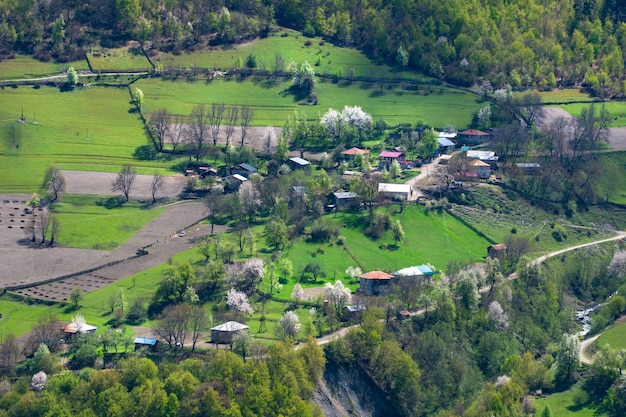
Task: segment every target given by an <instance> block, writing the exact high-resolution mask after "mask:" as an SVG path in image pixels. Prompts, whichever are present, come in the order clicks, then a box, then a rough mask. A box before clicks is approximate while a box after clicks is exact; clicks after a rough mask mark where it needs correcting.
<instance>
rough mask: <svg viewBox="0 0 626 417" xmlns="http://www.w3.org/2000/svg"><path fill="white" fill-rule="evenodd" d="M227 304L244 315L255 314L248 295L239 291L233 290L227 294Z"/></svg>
mask: <svg viewBox="0 0 626 417" xmlns="http://www.w3.org/2000/svg"><path fill="white" fill-rule="evenodd" d="M226 304H228V306H229V307H230V308H234V309H235V310H237V311H241V312H242V313H244V314H248V315H251V314H252V313H254V309H253V308H252V304H250V301H249V300H248V296H247V295H246V293H244V292H241V291H237V290H236V289H234V288H231V289H230V290H228V292H227V293H226Z"/></svg>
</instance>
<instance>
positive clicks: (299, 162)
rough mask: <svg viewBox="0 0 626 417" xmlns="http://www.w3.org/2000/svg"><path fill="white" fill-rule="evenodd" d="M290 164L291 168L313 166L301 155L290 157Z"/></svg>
mask: <svg viewBox="0 0 626 417" xmlns="http://www.w3.org/2000/svg"><path fill="white" fill-rule="evenodd" d="M287 163H288V164H289V168H291V169H294V170H295V169H309V168H310V167H311V163H310V162H309V161H307V160H306V159H304V158H300V157H299V156H294V157H293V158H289V161H287Z"/></svg>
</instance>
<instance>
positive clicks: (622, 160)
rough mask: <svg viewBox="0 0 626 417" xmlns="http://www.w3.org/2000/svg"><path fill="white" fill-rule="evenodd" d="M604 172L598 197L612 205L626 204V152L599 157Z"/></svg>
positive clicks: (605, 154)
mask: <svg viewBox="0 0 626 417" xmlns="http://www.w3.org/2000/svg"><path fill="white" fill-rule="evenodd" d="M599 159H600V161H601V162H600V164H601V166H602V169H603V171H604V173H603V174H604V175H603V176H602V179H603V181H602V183H601V184H600V187H599V191H598V194H599V197H600V198H601V199H603V200H608V201H610V202H612V203H617V204H626V175H624V167H626V152H624V151H620V152H610V153H604V154H601V155H599Z"/></svg>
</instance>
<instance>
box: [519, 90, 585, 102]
mask: <svg viewBox="0 0 626 417" xmlns="http://www.w3.org/2000/svg"><path fill="white" fill-rule="evenodd" d="M529 92H530V91H524V92H521V93H519V94H517V95H518V96H523V95H524V94H527V93H529ZM532 92H537V93H539V95H540V96H541V100H542V102H543V103H545V104H553V103H556V104H561V103H573V102H582V101H589V102H591V101H593V100H594V99H593V98H592V97H590V96H589V94H587V93H583V92H582V91H580V89H576V88H560V89H553V90H550V91H536V90H535V91H532Z"/></svg>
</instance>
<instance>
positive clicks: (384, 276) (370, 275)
mask: <svg viewBox="0 0 626 417" xmlns="http://www.w3.org/2000/svg"><path fill="white" fill-rule="evenodd" d="M359 278H363V279H378V280H389V279H391V278H393V275H391V274H388V273H386V272H383V271H370V272H366V273H365V274H361V275H359Z"/></svg>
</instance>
